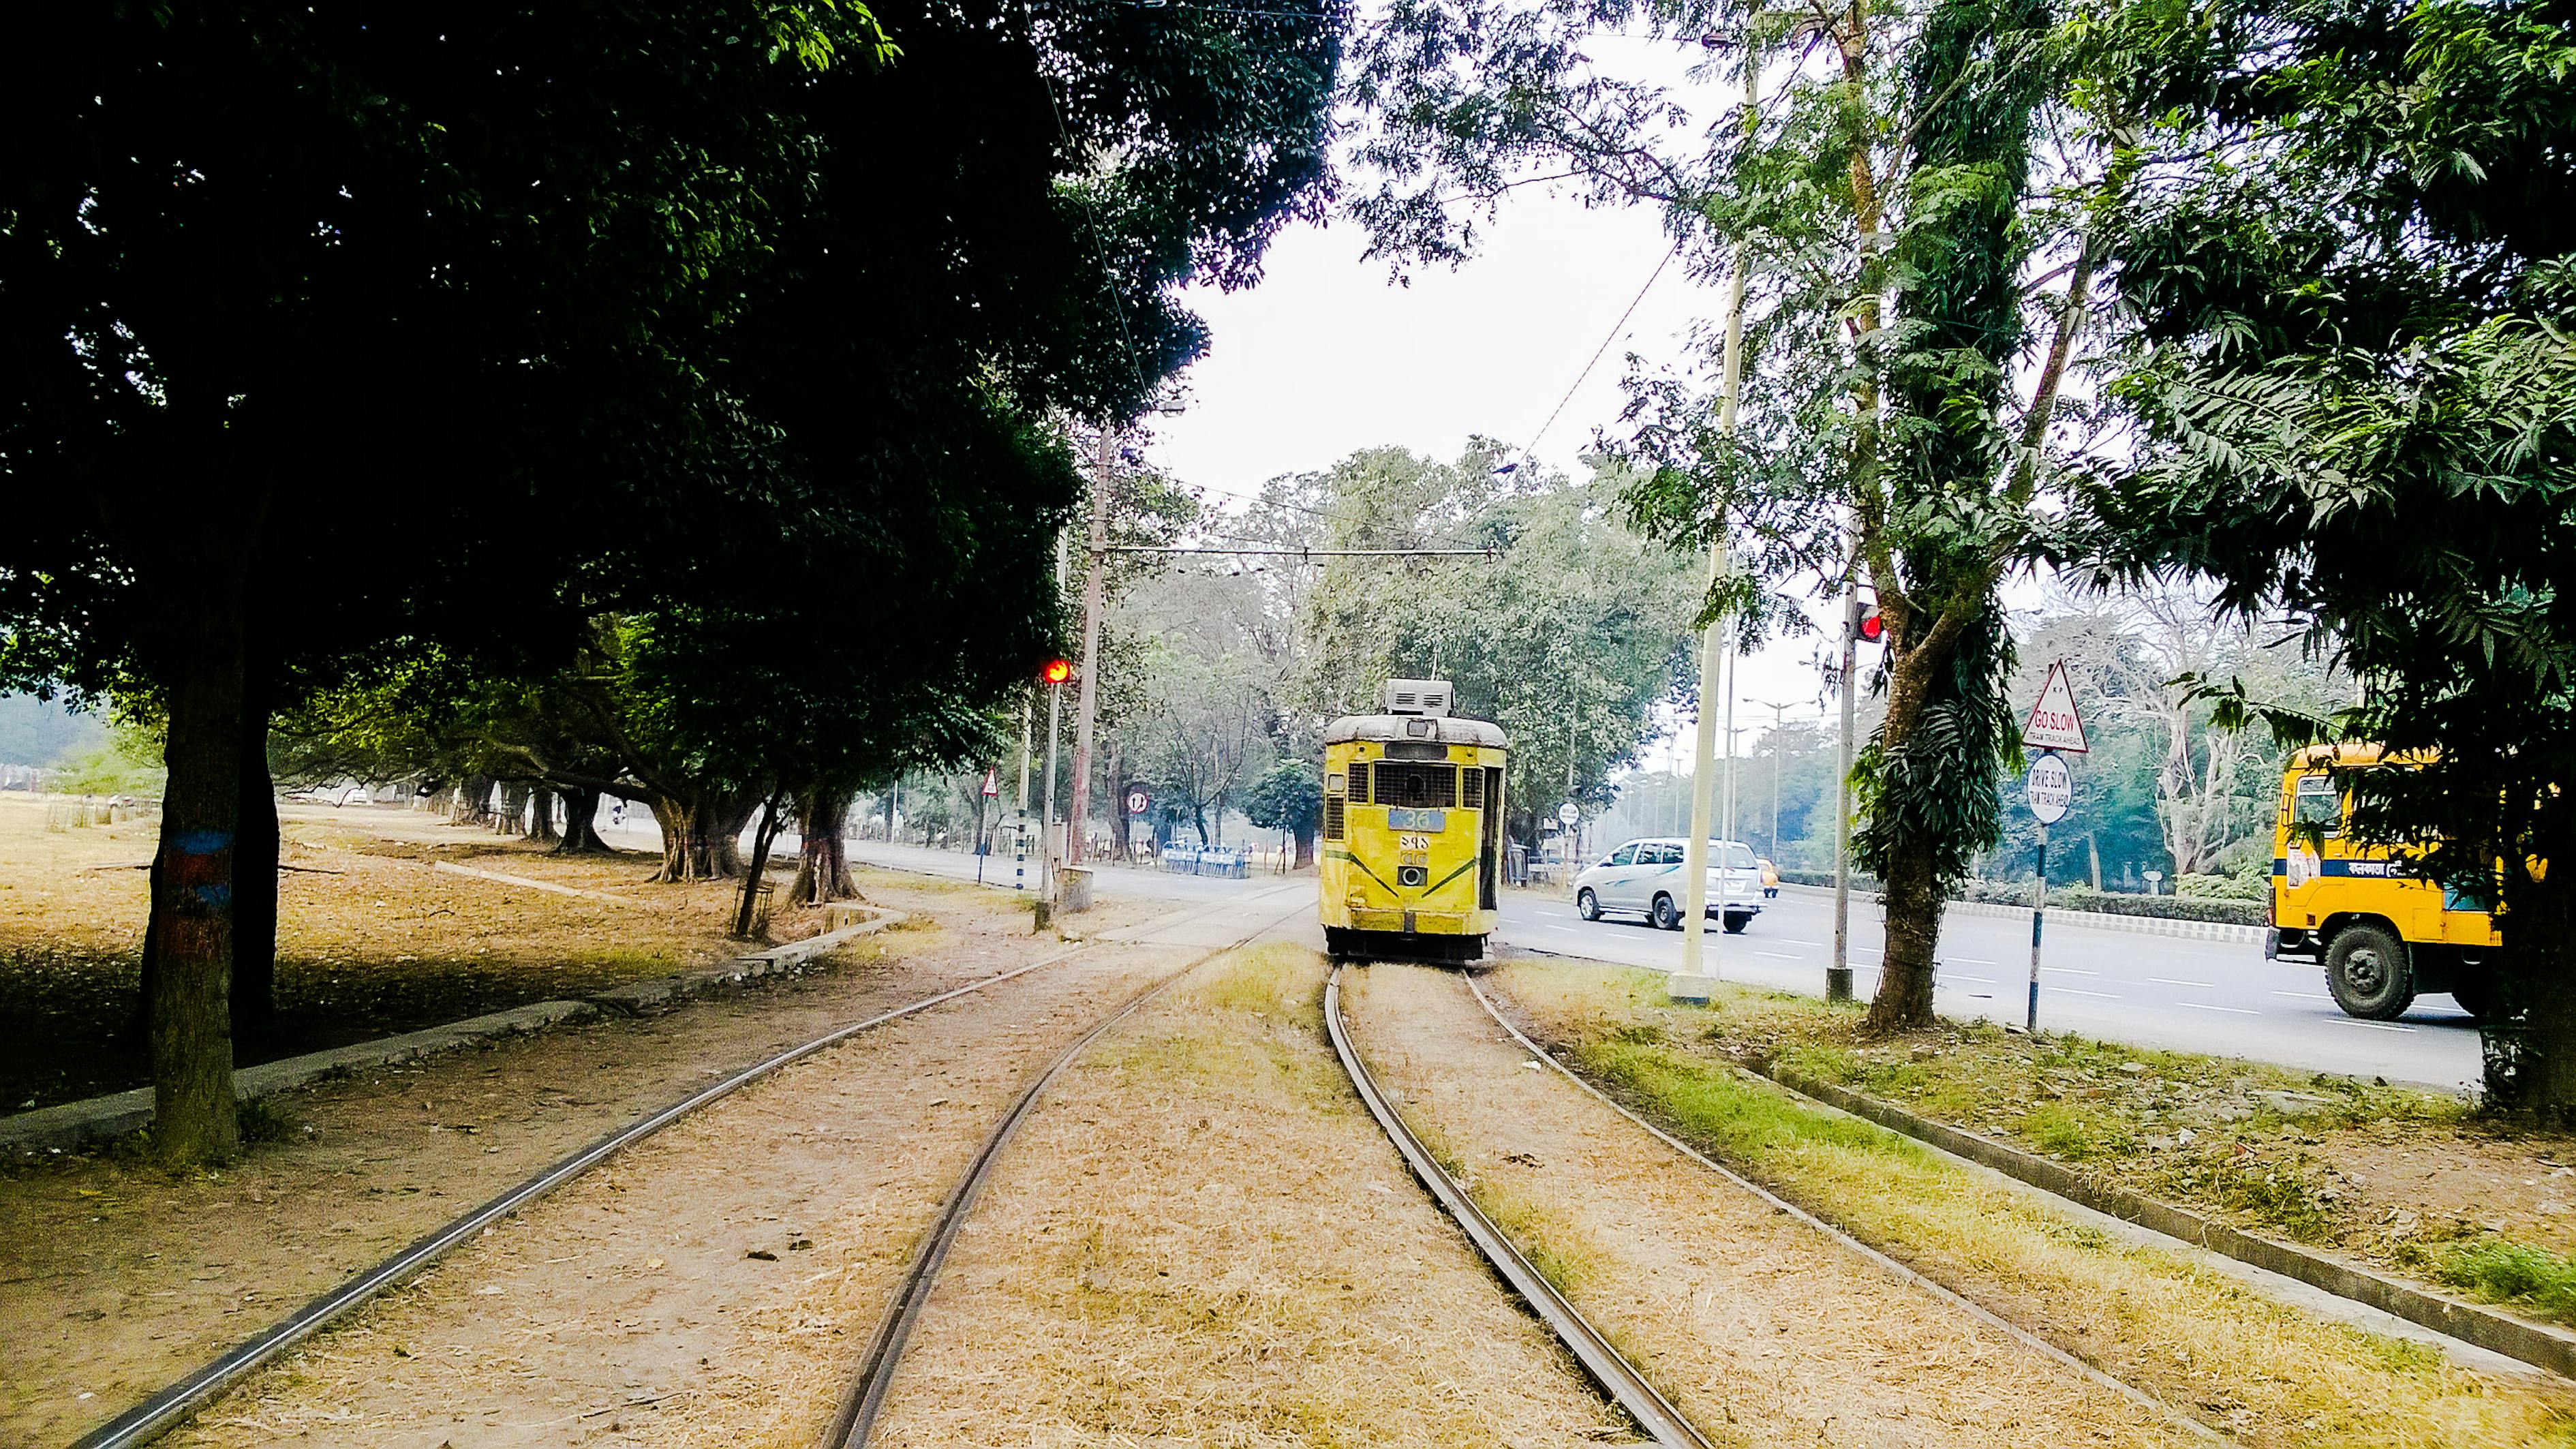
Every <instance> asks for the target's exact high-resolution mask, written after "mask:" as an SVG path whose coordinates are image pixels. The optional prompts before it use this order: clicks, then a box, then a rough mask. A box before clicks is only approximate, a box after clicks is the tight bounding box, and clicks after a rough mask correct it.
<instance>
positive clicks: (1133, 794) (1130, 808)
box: [1127, 785, 1154, 815]
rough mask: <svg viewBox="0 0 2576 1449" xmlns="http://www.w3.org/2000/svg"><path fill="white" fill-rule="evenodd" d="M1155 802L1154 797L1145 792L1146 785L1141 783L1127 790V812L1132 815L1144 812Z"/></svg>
mask: <svg viewBox="0 0 2576 1449" xmlns="http://www.w3.org/2000/svg"><path fill="white" fill-rule="evenodd" d="M1153 803H1154V801H1153V799H1152V797H1150V796H1148V795H1147V794H1146V793H1145V790H1144V787H1143V786H1141V785H1139V786H1134V787H1131V788H1130V789H1129V790H1128V791H1127V813H1128V814H1130V815H1142V814H1144V813H1145V812H1146V810H1148V809H1149V808H1151V807H1152V806H1153Z"/></svg>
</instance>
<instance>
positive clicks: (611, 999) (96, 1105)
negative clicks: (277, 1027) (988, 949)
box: [0, 907, 906, 1153]
mask: <svg viewBox="0 0 2576 1449" xmlns="http://www.w3.org/2000/svg"><path fill="white" fill-rule="evenodd" d="M833 912H834V914H833V915H831V916H828V917H826V921H827V922H829V921H832V920H840V919H845V918H846V917H847V916H848V915H849V914H854V912H853V911H851V910H850V909H849V908H845V907H834V908H833ZM904 919H906V917H905V915H904V913H903V912H901V911H880V912H878V913H877V914H876V916H875V918H874V919H871V920H867V921H862V922H858V923H856V924H851V925H844V926H839V927H836V928H834V929H831V930H827V931H825V932H823V933H822V934H821V935H819V936H811V937H808V938H807V939H805V940H802V941H791V942H789V943H788V944H786V945H784V946H775V947H772V948H770V949H769V950H766V951H759V952H755V953H753V954H751V955H748V956H741V957H737V958H735V959H734V960H731V961H727V962H723V963H722V964H719V965H714V966H700V967H696V968H694V969H692V970H688V971H680V972H675V973H673V974H672V975H669V976H659V977H655V978H653V979H652V980H649V981H636V982H631V983H629V984H627V985H624V986H618V987H612V988H610V989H609V990H606V991H602V992H599V993H598V994H596V995H593V996H589V997H586V998H584V999H582V1000H579V1001H539V1002H534V1003H531V1004H530V1005H527V1006H519V1007H513V1008H511V1009H510V1010H508V1011H496V1012H493V1013H491V1014H490V1015H488V1016H477V1017H471V1018H468V1019H467V1020H464V1021H451V1022H449V1023H447V1024H446V1025H444V1026H433V1027H427V1028H424V1029H422V1030H420V1031H411V1032H405V1033H403V1034H402V1035H400V1036H389V1037H380V1038H378V1039H377V1040H375V1041H362V1042H355V1043H352V1044H351V1045H348V1046H344V1047H334V1048H332V1049H331V1050H329V1051H324V1052H311V1053H308V1054H306V1055H304V1056H300V1057H286V1058H283V1059H281V1060H278V1061H273V1062H262V1063H260V1064H259V1065H258V1066H255V1067H243V1068H241V1069H239V1070H237V1071H235V1072H234V1073H233V1095H234V1097H235V1098H237V1099H238V1100H240V1101H244V1102H249V1101H255V1100H257V1099H258V1098H261V1097H265V1096H269V1095H271V1094H272V1093H276V1092H283V1091H287V1090H290V1089H292V1088H295V1087H301V1086H303V1085H305V1084H306V1083H308V1082H314V1081H318V1080H320V1079H322V1078H324V1077H327V1076H330V1075H332V1074H333V1073H335V1072H347V1071H356V1070H360V1069H362V1068H366V1067H381V1066H390V1065H392V1064H394V1063H396V1062H408V1061H413V1060H416V1059H418V1058H420V1057H426V1056H432V1055H435V1054H437V1053H439V1052H445V1051H453V1050H455V1049H456V1048H458V1047H465V1046H472V1045H474V1044H475V1043H477V1042H485V1041H492V1040H495V1039H497V1038H500V1037H506V1036H517V1035H519V1034H521V1033H523V1032H533V1031H543V1030H545V1029H546V1028H548V1027H552V1026H560V1025H562V1024H564V1023H565V1022H571V1021H588V1020H590V1019H592V1018H593V1017H596V1016H598V1015H599V1014H600V1013H601V1012H602V1011H603V1010H605V1011H614V1012H618V1013H621V1014H624V1015H629V1016H631V1015H634V1014H635V1013H636V1012H637V1011H639V1010H640V1009H642V1008H643V1007H646V1006H656V1005H660V1004H662V1003H665V1002H670V1001H677V1000H682V999H685V998H687V997H692V996H702V995H705V994H706V993H708V992H710V991H714V990H717V989H720V988H722V987H725V986H729V985H732V984H733V983H735V982H740V981H748V980H752V979H754V978H757V977H762V976H771V975H776V974H778V973H779V972H782V971H785V970H787V969H788V968H790V967H792V966H796V965H799V964H801V963H803V962H806V961H810V960H812V959H813V958H814V957H816V956H820V955H822V954H823V953H825V952H827V951H830V950H832V949H833V948H835V947H837V946H840V945H842V944H844V943H846V942H848V941H852V940H855V939H857V938H858V937H860V936H866V935H871V934H874V933H875V932H878V931H882V930H884V929H886V928H887V927H889V926H892V925H895V924H897V923H899V922H901V921H903V920H904ZM151 1123H152V1089H151V1088H150V1087H137V1088H135V1089H133V1090H132V1091H128V1092H117V1093H114V1094H112V1095H110V1096H105V1097H91V1098H88V1099H87V1100H85V1101H79V1102H58V1103H56V1104H55V1105H53V1106H51V1107H39V1108H37V1109H36V1110H35V1111H32V1112H20V1113H18V1114H16V1115H15V1116H10V1117H0V1151H15V1152H19V1153H30V1152H38V1151H43V1150H46V1149H52V1150H54V1151H58V1152H60V1151H69V1150H70V1149H72V1148H76V1147H80V1146H84V1145H86V1144H89V1143H93V1142H99V1141H104V1140H107V1139H110V1138H116V1137H122V1136H124V1135H125V1134H127V1133H129V1132H133V1131H135V1130H137V1129H139V1128H143V1127H148V1126H150V1125H151Z"/></svg>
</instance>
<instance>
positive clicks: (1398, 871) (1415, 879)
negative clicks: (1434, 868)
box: [1395, 865, 1431, 890]
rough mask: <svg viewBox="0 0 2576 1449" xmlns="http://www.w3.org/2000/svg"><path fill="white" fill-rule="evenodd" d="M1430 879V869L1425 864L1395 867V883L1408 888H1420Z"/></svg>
mask: <svg viewBox="0 0 2576 1449" xmlns="http://www.w3.org/2000/svg"><path fill="white" fill-rule="evenodd" d="M1430 879H1431V872H1430V870H1429V869H1428V868H1426V867H1423V866H1419V865H1400V866H1397V867H1396V868H1395V883H1396V884H1397V885H1400V886H1403V887H1404V888H1405V889H1407V890H1420V889H1422V887H1423V885H1424V884H1425V883H1427V882H1428V881H1429V880H1430Z"/></svg>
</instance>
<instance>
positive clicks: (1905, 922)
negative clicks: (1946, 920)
mask: <svg viewBox="0 0 2576 1449" xmlns="http://www.w3.org/2000/svg"><path fill="white" fill-rule="evenodd" d="M1885 866H1886V871H1885V873H1884V874H1883V875H1881V876H1880V878H1879V901H1880V904H1881V906H1882V907H1883V909H1884V910H1885V912H1886V916H1887V950H1886V953H1885V955H1883V956H1882V957H1881V958H1880V962H1879V977H1878V992H1877V994H1876V995H1874V996H1872V997H1871V998H1870V1002H1869V1021H1868V1024H1867V1028H1866V1029H1867V1030H1869V1031H1872V1032H1891V1031H1902V1030H1904V1029H1905V1028H1907V1027H1912V1026H1928V1025H1930V1024H1931V1021H1932V953H1933V951H1934V950H1935V949H1937V948H1938V947H1939V945H1940V941H1941V882H1940V879H1939V877H1938V876H1936V875H1935V874H1934V872H1933V868H1932V845H1931V842H1929V841H1911V840H1909V841H1904V842H1901V843H1900V844H1899V845H1898V846H1897V848H1896V849H1894V850H1893V851H1891V852H1890V853H1889V858H1888V859H1887V860H1886V862H1885Z"/></svg>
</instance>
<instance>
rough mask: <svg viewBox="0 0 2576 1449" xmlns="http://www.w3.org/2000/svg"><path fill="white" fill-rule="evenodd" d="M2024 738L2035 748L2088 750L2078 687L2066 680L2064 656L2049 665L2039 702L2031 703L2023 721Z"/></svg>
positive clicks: (2072, 752) (2082, 752) (2078, 752)
mask: <svg viewBox="0 0 2576 1449" xmlns="http://www.w3.org/2000/svg"><path fill="white" fill-rule="evenodd" d="M2021 742H2022V743H2023V744H2025V745H2028V746H2030V747H2031V748H2033V749H2039V750H2062V751H2064V752H2065V753H2067V754H2070V755H2081V754H2085V753H2087V750H2086V748H2085V744H2084V719H2083V717H2082V716H2080V715H2078V714H2077V713H2076V712H2075V687H2074V686H2073V685H2071V684H2069V683H2067V682H2066V661H2065V660H2062V659H2061V660H2059V661H2057V662H2056V663H2054V664H2051V665H2050V666H2048V683H2046V684H2045V685H2042V686H2041V687H2040V691H2039V703H2037V704H2034V705H2032V706H2031V707H2030V718H2029V719H2027V720H2024V721H2023V722H2022V727H2021Z"/></svg>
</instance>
